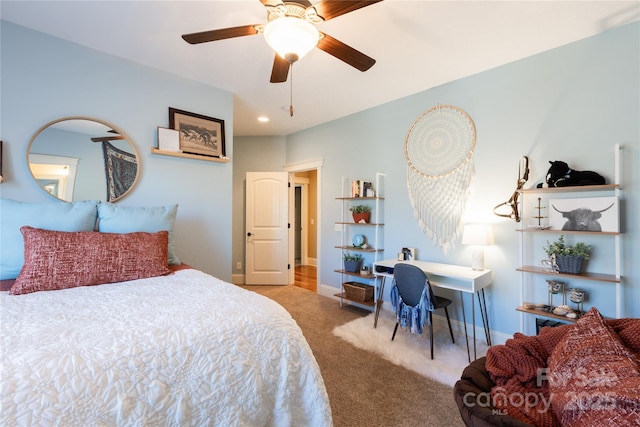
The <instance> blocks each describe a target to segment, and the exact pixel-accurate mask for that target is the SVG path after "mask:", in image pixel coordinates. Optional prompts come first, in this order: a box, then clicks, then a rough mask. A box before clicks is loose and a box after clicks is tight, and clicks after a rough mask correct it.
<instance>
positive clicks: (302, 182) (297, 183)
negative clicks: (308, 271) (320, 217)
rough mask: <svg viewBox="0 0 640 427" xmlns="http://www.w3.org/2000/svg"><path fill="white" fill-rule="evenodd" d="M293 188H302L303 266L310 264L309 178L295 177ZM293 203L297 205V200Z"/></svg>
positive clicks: (301, 245)
mask: <svg viewBox="0 0 640 427" xmlns="http://www.w3.org/2000/svg"><path fill="white" fill-rule="evenodd" d="M293 186H294V189H295V187H300V222H301V223H302V229H301V232H300V262H301V263H302V264H303V265H307V264H309V249H308V248H307V245H308V242H309V227H308V226H307V224H308V223H309V206H308V204H309V178H305V177H301V176H295V175H294V181H293ZM293 202H294V203H295V199H294V201H293ZM294 218H295V215H294ZM294 227H295V226H294ZM294 234H295V232H294ZM294 250H295V246H294ZM294 258H295V255H294ZM294 261H295V259H294ZM292 265H293V264H292Z"/></svg>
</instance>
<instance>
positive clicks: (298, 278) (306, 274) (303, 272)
mask: <svg viewBox="0 0 640 427" xmlns="http://www.w3.org/2000/svg"><path fill="white" fill-rule="evenodd" d="M316 271H317V269H316V267H315V266H313V265H296V267H295V279H294V282H293V285H294V286H297V287H299V288H302V289H306V290H309V291H312V292H316V280H317V273H316Z"/></svg>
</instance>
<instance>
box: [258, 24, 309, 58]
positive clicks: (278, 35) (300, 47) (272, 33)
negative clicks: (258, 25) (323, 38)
mask: <svg viewBox="0 0 640 427" xmlns="http://www.w3.org/2000/svg"><path fill="white" fill-rule="evenodd" d="M264 38H265V40H266V41H267V44H268V45H269V46H271V48H272V49H273V50H275V51H276V52H277V53H278V55H280V56H281V57H282V58H284V59H286V60H287V61H289V62H291V63H293V62H295V61H297V60H298V59H300V58H302V57H303V56H305V55H306V54H307V53H309V51H311V50H312V49H313V48H314V47H316V46H317V44H318V39H319V38H320V33H319V32H318V30H317V28H316V27H315V26H314V25H313V24H312V23H310V22H308V21H305V20H304V19H300V18H294V17H291V16H284V17H282V18H276V19H274V20H272V21H271V22H269V23H268V24H267V26H266V27H265V28H264Z"/></svg>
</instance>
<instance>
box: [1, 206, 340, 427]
mask: <svg viewBox="0 0 640 427" xmlns="http://www.w3.org/2000/svg"><path fill="white" fill-rule="evenodd" d="M6 212H7V211H3V216H4V217H5V218H3V221H4V220H5V219H6V216H7V215H6ZM2 225H3V233H4V230H5V229H4V226H5V225H6V223H5V222H3V224H2ZM21 232H22V234H23V235H24V265H23V267H22V268H21V272H20V275H19V276H18V278H17V279H16V280H15V282H13V284H12V285H11V288H10V290H9V291H3V292H0V309H1V313H0V320H1V326H2V334H0V335H1V338H0V352H1V357H2V366H1V375H2V377H1V381H2V384H1V393H2V397H1V402H0V403H1V414H0V425H7V426H9V425H12V426H13V425H39V426H45V425H64V426H89V425H93V426H103V425H104V426H115V425H118V426H129V425H136V426H161V425H165V426H303V425H304V426H329V425H331V424H332V418H331V410H330V406H329V401H328V397H327V393H326V389H325V386H324V382H323V380H322V376H321V374H320V370H319V367H318V365H317V362H316V360H315V358H314V356H313V353H312V351H311V349H310V347H309V345H308V343H307V342H306V340H305V338H304V336H303V335H302V332H301V330H300V328H299V327H298V325H297V324H296V323H295V321H294V320H293V319H292V318H291V316H290V315H289V313H288V312H287V311H286V310H285V309H284V308H282V307H281V306H280V305H279V304H277V303H276V302H274V301H272V300H270V299H268V298H266V297H263V296H261V295H258V294H256V293H254V292H251V291H248V290H245V289H242V288H239V287H237V286H235V285H232V284H230V283H227V282H224V281H222V280H219V279H217V278H215V277H213V276H211V275H208V274H206V273H204V272H202V271H199V270H196V269H193V268H185V266H184V265H180V264H178V265H175V266H172V267H171V268H168V267H167V256H168V255H167V253H168V232H167V231H159V232H132V233H101V232H98V231H73V232H65V231H48V230H43V229H38V228H33V227H21ZM131 239H142V240H144V241H145V242H147V241H153V242H154V243H153V247H154V248H156V249H158V250H157V251H154V249H153V248H150V247H149V246H145V247H143V248H141V247H140V246H137V245H135V244H133V243H132V240H131ZM145 244H146V243H145ZM73 245H76V246H73ZM77 245H80V246H77ZM101 245H102V246H101ZM69 247H74V250H63V249H60V248H66V249H68V248H69ZM96 247H98V248H99V249H98V250H95V251H94V248H96ZM53 248H58V249H57V250H52V249H53ZM4 249H6V247H4V248H3V254H4V253H7V252H5V251H4ZM106 252H109V253H113V254H115V255H114V256H113V257H112V258H113V259H111V258H110V257H109V256H107V257H106V259H105V257H104V254H105V253H106ZM155 252H157V254H156V253H155ZM69 254H71V255H69ZM97 254H102V256H101V258H100V259H97V258H96V257H97V256H98V255H97ZM135 254H138V256H137V257H136V256H135ZM140 254H144V256H141V255H140ZM149 254H150V255H149ZM3 258H4V255H3ZM42 258H46V262H45V263H44V264H49V265H52V264H54V265H56V266H57V268H54V269H50V270H49V271H44V272H43V270H47V268H48V267H47V266H46V265H44V264H43V263H42V262H40V261H41V259H42ZM69 258H72V260H70V259H69ZM139 258H140V259H142V261H139ZM70 263H75V264H76V265H77V264H80V265H81V266H80V267H82V268H78V267H77V266H76V267H74V269H72V270H73V271H72V272H70V271H68V270H69V268H67V267H68V266H69V265H70ZM114 263H115V264H118V263H120V264H122V263H124V265H120V264H118V266H117V267H118V268H117V269H114V268H115V267H114V266H113V265H112V264H114ZM63 265H64V266H66V267H65V268H62V267H61V266H63ZM154 265H155V267H154ZM141 266H144V268H145V269H147V270H148V269H151V270H153V269H154V268H156V267H157V269H156V270H155V271H154V272H153V273H152V274H151V277H141V278H134V279H127V280H120V279H122V278H123V277H118V275H119V274H125V275H126V274H131V271H132V269H136V268H141ZM150 266H151V267H150ZM5 267H6V266H5ZM63 270H66V271H63ZM106 270H108V271H109V275H108V277H109V278H111V279H117V280H106V282H105V279H104V277H105V276H104V275H103V276H102V279H101V280H99V281H101V282H103V283H102V284H96V283H92V281H95V278H96V277H98V276H100V275H101V274H103V272H104V271H106ZM145 274H146V273H145ZM43 275H44V276H47V277H48V279H47V280H42V277H43ZM31 276H33V277H35V279H33V277H31ZM25 278H29V279H30V280H26V279H25ZM51 278H53V279H55V280H51ZM31 279H33V280H31ZM87 280H88V282H87ZM7 283H9V284H11V281H4V284H5V285H6V284H7ZM25 283H26V286H24V285H25ZM34 283H36V284H39V283H47V284H48V285H47V286H54V287H55V288H46V289H41V288H38V287H37V286H36V288H35V289H34V287H33V286H34ZM68 284H72V285H73V286H71V285H69V286H67V285H68ZM78 285H82V286H78ZM87 285H90V286H87ZM20 286H22V288H20ZM22 291H24V292H22Z"/></svg>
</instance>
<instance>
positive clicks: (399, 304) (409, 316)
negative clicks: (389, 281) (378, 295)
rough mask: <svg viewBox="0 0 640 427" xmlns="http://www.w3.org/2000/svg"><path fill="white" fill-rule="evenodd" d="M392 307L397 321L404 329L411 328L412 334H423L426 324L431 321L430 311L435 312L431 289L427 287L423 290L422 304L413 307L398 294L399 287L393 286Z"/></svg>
mask: <svg viewBox="0 0 640 427" xmlns="http://www.w3.org/2000/svg"><path fill="white" fill-rule="evenodd" d="M391 305H392V306H393V308H394V310H395V312H396V321H397V322H398V324H399V325H400V326H401V327H403V328H409V330H410V331H411V333H412V334H421V333H422V329H423V328H424V324H425V323H426V322H427V320H428V319H429V317H428V316H427V315H428V312H429V309H431V310H433V306H432V304H431V301H430V300H429V288H428V287H427V286H425V287H424V289H423V290H422V295H420V302H419V303H418V305H417V306H415V307H413V306H411V305H407V304H405V303H404V301H402V296H400V292H398V286H396V285H393V288H391Z"/></svg>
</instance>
